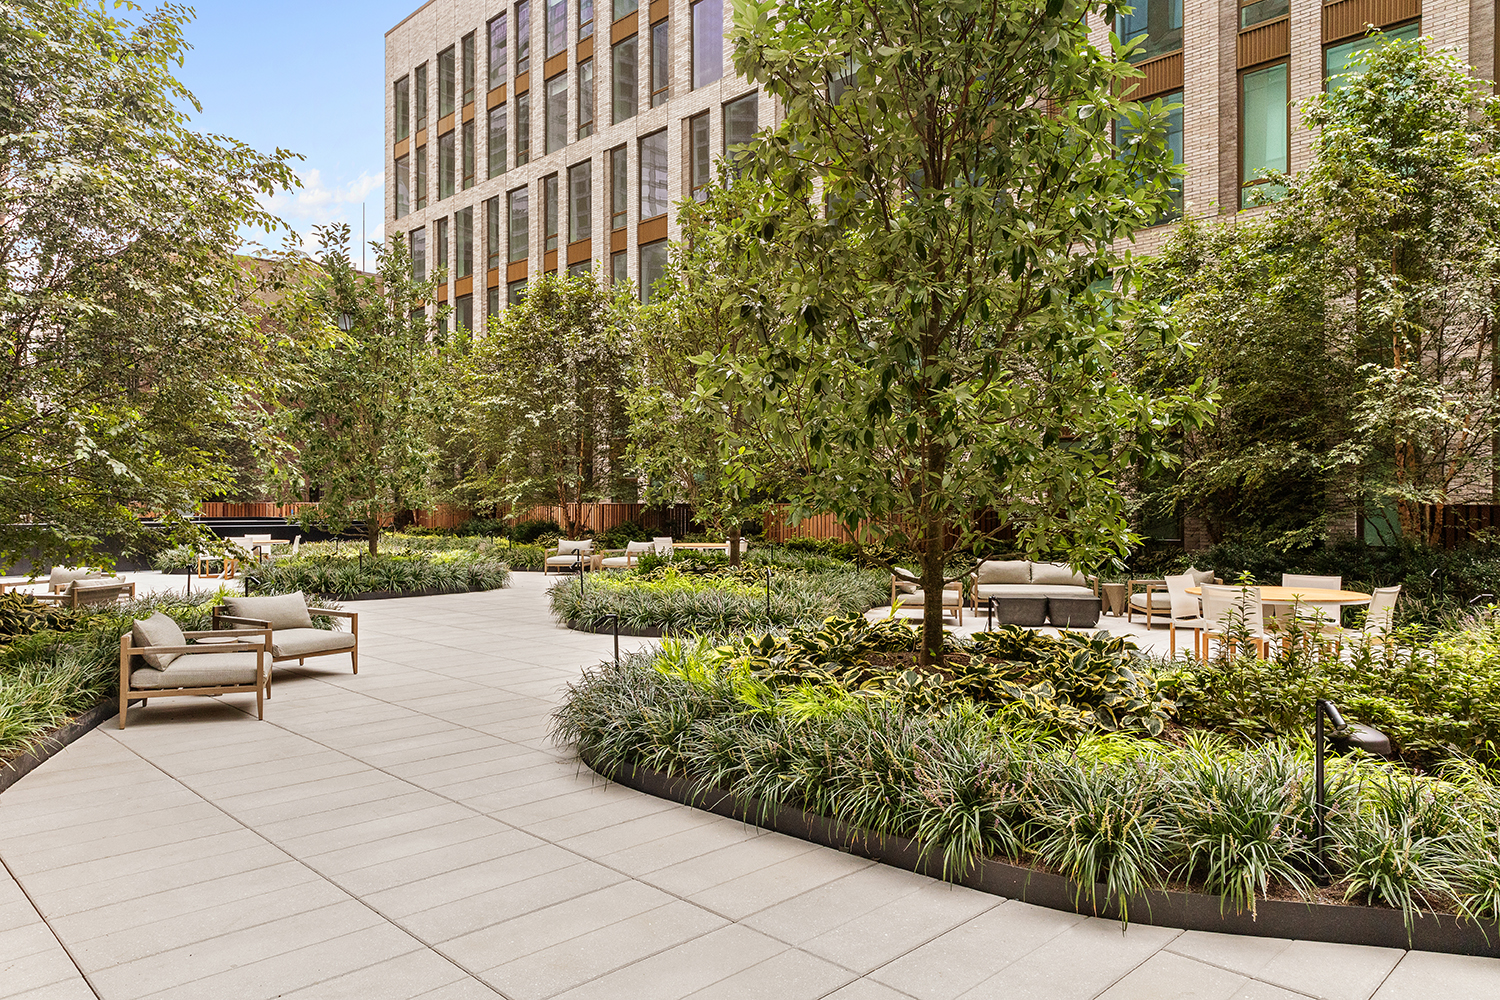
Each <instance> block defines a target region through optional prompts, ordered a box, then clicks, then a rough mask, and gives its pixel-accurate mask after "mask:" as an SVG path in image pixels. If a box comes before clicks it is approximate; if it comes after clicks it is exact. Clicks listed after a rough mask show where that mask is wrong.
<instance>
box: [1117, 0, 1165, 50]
mask: <svg viewBox="0 0 1500 1000" xmlns="http://www.w3.org/2000/svg"><path fill="white" fill-rule="evenodd" d="M1115 33H1116V34H1117V35H1119V36H1120V41H1121V42H1124V43H1126V44H1129V43H1130V42H1133V41H1135V40H1136V39H1140V40H1141V43H1140V47H1139V48H1137V49H1136V50H1135V51H1134V52H1132V53H1131V54H1130V61H1131V62H1137V63H1138V62H1144V61H1145V60H1147V59H1153V58H1155V57H1156V56H1160V55H1166V54H1167V53H1168V52H1176V51H1178V50H1180V49H1181V48H1182V0H1141V2H1140V3H1139V4H1138V5H1137V6H1136V8H1135V10H1133V11H1131V12H1130V13H1129V14H1121V15H1120V19H1119V20H1118V21H1117V22H1115Z"/></svg>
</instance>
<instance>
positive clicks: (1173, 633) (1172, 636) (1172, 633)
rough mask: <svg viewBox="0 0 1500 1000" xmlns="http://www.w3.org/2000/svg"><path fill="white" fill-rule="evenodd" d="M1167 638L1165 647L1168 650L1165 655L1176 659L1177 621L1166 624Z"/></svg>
mask: <svg viewBox="0 0 1500 1000" xmlns="http://www.w3.org/2000/svg"><path fill="white" fill-rule="evenodd" d="M1167 638H1168V640H1169V643H1168V647H1167V648H1168V650H1169V652H1168V654H1167V655H1169V656H1171V657H1172V659H1174V660H1175V659H1177V623H1176V622H1172V623H1171V624H1170V625H1168V626H1167Z"/></svg>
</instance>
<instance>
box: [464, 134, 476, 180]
mask: <svg viewBox="0 0 1500 1000" xmlns="http://www.w3.org/2000/svg"><path fill="white" fill-rule="evenodd" d="M477 140H478V136H477V135H476V130H475V128H474V123H473V122H464V190H465V191H467V190H468V189H469V188H471V187H473V186H474V156H475V142H476V141H477Z"/></svg>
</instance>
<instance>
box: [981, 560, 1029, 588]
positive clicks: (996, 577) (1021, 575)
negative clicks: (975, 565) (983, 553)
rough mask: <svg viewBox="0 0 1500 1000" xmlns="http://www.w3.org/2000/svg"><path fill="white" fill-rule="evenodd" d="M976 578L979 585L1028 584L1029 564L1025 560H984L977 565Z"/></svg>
mask: <svg viewBox="0 0 1500 1000" xmlns="http://www.w3.org/2000/svg"><path fill="white" fill-rule="evenodd" d="M978 576H979V582H980V583H981V584H995V583H1030V582H1031V563H1029V562H1027V561H1026V560H1025V559H1004V560H1000V559H986V560H985V561H984V562H982V563H980V564H979V573H978Z"/></svg>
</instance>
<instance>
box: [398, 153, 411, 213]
mask: <svg viewBox="0 0 1500 1000" xmlns="http://www.w3.org/2000/svg"><path fill="white" fill-rule="evenodd" d="M410 214H411V161H410V160H408V159H407V158H406V157H404V156H403V157H401V158H400V159H399V160H397V161H396V218H398V219H399V218H401V217H402V216H404V215H410Z"/></svg>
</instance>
